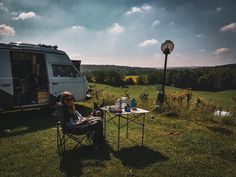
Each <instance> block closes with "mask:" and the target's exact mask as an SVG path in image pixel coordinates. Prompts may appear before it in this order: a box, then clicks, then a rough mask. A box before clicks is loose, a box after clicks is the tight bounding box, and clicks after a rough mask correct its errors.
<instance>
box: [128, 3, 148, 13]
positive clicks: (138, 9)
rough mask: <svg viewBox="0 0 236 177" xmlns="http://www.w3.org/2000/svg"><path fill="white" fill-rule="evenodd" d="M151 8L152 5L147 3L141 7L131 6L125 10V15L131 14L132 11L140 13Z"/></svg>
mask: <svg viewBox="0 0 236 177" xmlns="http://www.w3.org/2000/svg"><path fill="white" fill-rule="evenodd" d="M151 9H152V6H150V5H148V4H144V5H143V6H141V7H132V8H131V9H130V10H129V11H127V12H126V15H131V14H134V13H142V12H146V11H149V10H151Z"/></svg>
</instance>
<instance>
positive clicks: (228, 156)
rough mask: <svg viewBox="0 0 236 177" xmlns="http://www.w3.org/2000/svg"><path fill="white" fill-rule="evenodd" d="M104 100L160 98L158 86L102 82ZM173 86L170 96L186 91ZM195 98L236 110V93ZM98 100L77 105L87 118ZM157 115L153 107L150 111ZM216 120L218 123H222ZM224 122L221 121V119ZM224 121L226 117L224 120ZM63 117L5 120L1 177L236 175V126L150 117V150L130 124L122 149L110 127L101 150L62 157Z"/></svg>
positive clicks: (39, 114)
mask: <svg viewBox="0 0 236 177" xmlns="http://www.w3.org/2000/svg"><path fill="white" fill-rule="evenodd" d="M96 88H97V89H99V90H103V91H102V95H101V97H104V96H112V98H113V96H114V98H115V97H120V96H122V95H124V92H126V93H128V94H129V96H130V97H132V98H136V99H137V100H138V99H139V95H140V93H141V92H142V90H145V92H146V93H148V95H149V98H150V99H151V100H154V99H155V98H156V87H155V86H150V85H147V86H139V85H133V86H129V87H128V88H117V87H111V86H108V85H102V84H96ZM182 91H183V90H182V89H178V88H174V87H167V88H166V93H167V96H168V95H170V94H176V93H180V92H182ZM192 94H193V98H192V100H194V99H195V98H198V97H201V98H203V99H206V100H208V101H211V102H214V103H215V104H216V105H217V106H219V107H220V106H221V107H223V110H227V109H234V108H236V105H235V102H234V101H233V99H232V98H233V97H235V96H236V90H230V91H221V92H200V91H192ZM92 103H93V100H89V101H86V102H79V103H77V105H78V109H79V111H80V112H81V113H82V114H83V115H84V116H87V115H88V114H89V113H90V112H91V111H92ZM147 108H148V109H149V110H150V111H151V106H149V107H147ZM217 119H218V117H215V118H214V120H217ZM219 119H220V118H219ZM221 119H222V118H221ZM56 121H57V117H56V116H52V115H50V114H48V113H47V112H46V111H42V110H35V111H34V110H30V111H25V112H17V113H10V114H5V115H3V116H1V118H0V176H1V177H8V176H9V177H18V176H19V177H23V176H26V177H28V176H29V177H32V176H35V177H37V176H40V177H42V176H45V177H46V176H48V177H52V176H55V177H56V176H58V177H60V176H61V177H63V176H66V177H70V176H84V177H87V176H99V177H101V176H127V177H128V176H143V177H152V176H153V177H170V176H172V177H183V176H189V177H199V176H201V177H222V176H224V177H235V176H236V125H235V124H224V123H222V122H220V121H211V120H208V119H207V120H204V117H203V119H202V120H201V121H199V120H194V119H181V118H177V117H166V116H160V115H157V114H155V113H153V112H152V111H151V113H149V114H148V115H147V116H146V125H145V136H144V146H140V145H141V129H140V128H138V127H135V126H133V125H132V124H130V131H129V138H128V139H127V138H126V131H125V128H124V129H121V150H120V151H119V152H118V151H117V129H116V128H115V127H114V125H112V124H111V123H109V124H108V125H107V138H106V139H107V142H108V143H107V145H106V146H104V147H103V148H100V149H97V148H93V147H91V146H81V147H79V148H78V149H76V150H72V147H73V142H69V144H68V146H67V147H66V148H67V151H66V152H65V154H64V155H63V156H62V159H60V158H59V156H58V153H57V146H56Z"/></svg>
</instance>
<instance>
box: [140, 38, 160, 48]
mask: <svg viewBox="0 0 236 177" xmlns="http://www.w3.org/2000/svg"><path fill="white" fill-rule="evenodd" d="M156 44H158V41H157V40H156V39H148V40H145V41H143V42H142V43H140V44H139V46H140V47H151V46H154V45H156Z"/></svg>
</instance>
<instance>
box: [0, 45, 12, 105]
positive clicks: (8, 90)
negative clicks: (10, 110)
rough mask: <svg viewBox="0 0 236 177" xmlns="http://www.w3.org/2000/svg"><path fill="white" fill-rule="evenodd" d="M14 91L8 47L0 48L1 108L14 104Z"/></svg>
mask: <svg viewBox="0 0 236 177" xmlns="http://www.w3.org/2000/svg"><path fill="white" fill-rule="evenodd" d="M13 104H14V91H13V79H12V70H11V62H10V52H9V50H8V49H0V108H4V107H9V106H13Z"/></svg>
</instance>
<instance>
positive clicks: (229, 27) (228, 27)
mask: <svg viewBox="0 0 236 177" xmlns="http://www.w3.org/2000/svg"><path fill="white" fill-rule="evenodd" d="M220 31H222V32H226V31H232V32H236V22H234V23H230V24H228V25H225V26H223V27H221V28H220Z"/></svg>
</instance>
